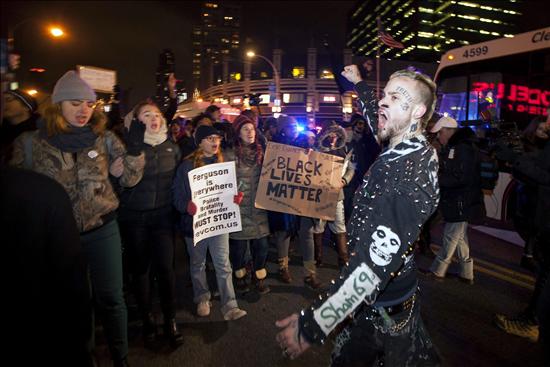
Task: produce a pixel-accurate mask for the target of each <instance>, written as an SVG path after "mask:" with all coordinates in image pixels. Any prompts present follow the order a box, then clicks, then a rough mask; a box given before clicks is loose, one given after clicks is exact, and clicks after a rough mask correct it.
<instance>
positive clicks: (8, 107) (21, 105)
mask: <svg viewBox="0 0 550 367" xmlns="http://www.w3.org/2000/svg"><path fill="white" fill-rule="evenodd" d="M3 98H4V103H3V108H4V111H3V116H4V119H3V120H2V127H1V128H0V147H1V155H2V160H3V161H4V162H8V161H9V160H10V159H11V150H12V143H13V141H14V140H15V138H17V137H18V136H19V135H21V133H23V132H25V131H32V130H36V120H37V119H38V117H39V116H38V114H37V113H36V109H37V107H38V105H37V103H36V100H35V99H34V98H33V97H32V96H31V95H30V94H28V93H26V92H24V91H22V90H19V89H16V90H10V91H7V92H5V93H4V95H3Z"/></svg>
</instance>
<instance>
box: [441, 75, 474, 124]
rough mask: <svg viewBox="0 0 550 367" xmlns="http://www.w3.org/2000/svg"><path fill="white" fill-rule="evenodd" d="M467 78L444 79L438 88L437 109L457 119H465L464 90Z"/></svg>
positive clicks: (466, 86)
mask: <svg viewBox="0 0 550 367" xmlns="http://www.w3.org/2000/svg"><path fill="white" fill-rule="evenodd" d="M467 90H468V79H467V77H465V76H460V77H455V78H447V79H444V80H443V81H442V82H441V84H440V85H439V89H438V106H439V107H438V109H437V111H438V112H439V113H441V114H444V113H446V114H447V115H448V116H451V117H452V118H454V119H455V120H457V121H465V120H466V99H467V97H466V91H467Z"/></svg>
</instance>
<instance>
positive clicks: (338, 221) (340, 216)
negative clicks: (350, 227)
mask: <svg viewBox="0 0 550 367" xmlns="http://www.w3.org/2000/svg"><path fill="white" fill-rule="evenodd" d="M314 220H315V226H314V228H313V233H325V227H326V225H327V223H328V228H330V230H331V231H332V233H334V234H338V233H347V231H346V220H345V215H344V200H339V201H338V202H337V203H336V216H335V217H334V221H329V222H327V221H326V220H323V219H314Z"/></svg>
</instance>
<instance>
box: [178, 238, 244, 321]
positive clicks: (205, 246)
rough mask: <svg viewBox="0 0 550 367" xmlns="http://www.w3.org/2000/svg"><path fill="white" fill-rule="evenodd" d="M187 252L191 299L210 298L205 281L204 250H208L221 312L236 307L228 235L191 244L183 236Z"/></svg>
mask: <svg viewBox="0 0 550 367" xmlns="http://www.w3.org/2000/svg"><path fill="white" fill-rule="evenodd" d="M185 243H186V245H187V252H188V253H189V257H190V261H191V269H190V271H191V281H192V283H193V294H194V298H193V301H194V302H195V303H199V302H207V301H209V300H210V298H211V296H212V295H211V293H210V290H209V289H208V282H207V281H206V251H209V252H210V256H211V257H212V263H213V264H214V269H215V270H216V281H217V283H218V290H219V291H220V298H221V304H222V313H223V314H225V313H226V312H227V311H229V310H231V309H233V308H235V307H238V305H237V300H236V299H235V290H234V289H233V279H232V276H231V273H232V272H233V271H232V270H231V264H230V263H229V235H228V234H227V233H226V234H220V235H218V236H214V237H209V238H205V239H204V240H202V241H199V242H198V243H197V244H196V245H193V239H192V238H191V237H185Z"/></svg>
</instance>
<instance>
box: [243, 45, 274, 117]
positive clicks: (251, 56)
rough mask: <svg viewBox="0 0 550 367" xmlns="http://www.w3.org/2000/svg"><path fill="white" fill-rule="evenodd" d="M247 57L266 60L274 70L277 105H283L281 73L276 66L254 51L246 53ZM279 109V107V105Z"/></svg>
mask: <svg viewBox="0 0 550 367" xmlns="http://www.w3.org/2000/svg"><path fill="white" fill-rule="evenodd" d="M246 56H248V57H250V58H253V57H259V58H260V59H264V60H265V61H266V62H267V63H268V64H269V65H270V66H271V68H272V69H273V78H274V79H275V101H276V102H275V105H277V104H280V103H281V96H280V88H281V80H280V78H279V71H278V70H277V68H276V67H275V65H274V64H273V63H272V62H271V60H269V59H268V58H267V57H265V56H262V55H258V54H257V53H255V52H254V51H248V52H247V53H246ZM277 107H279V105H277Z"/></svg>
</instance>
